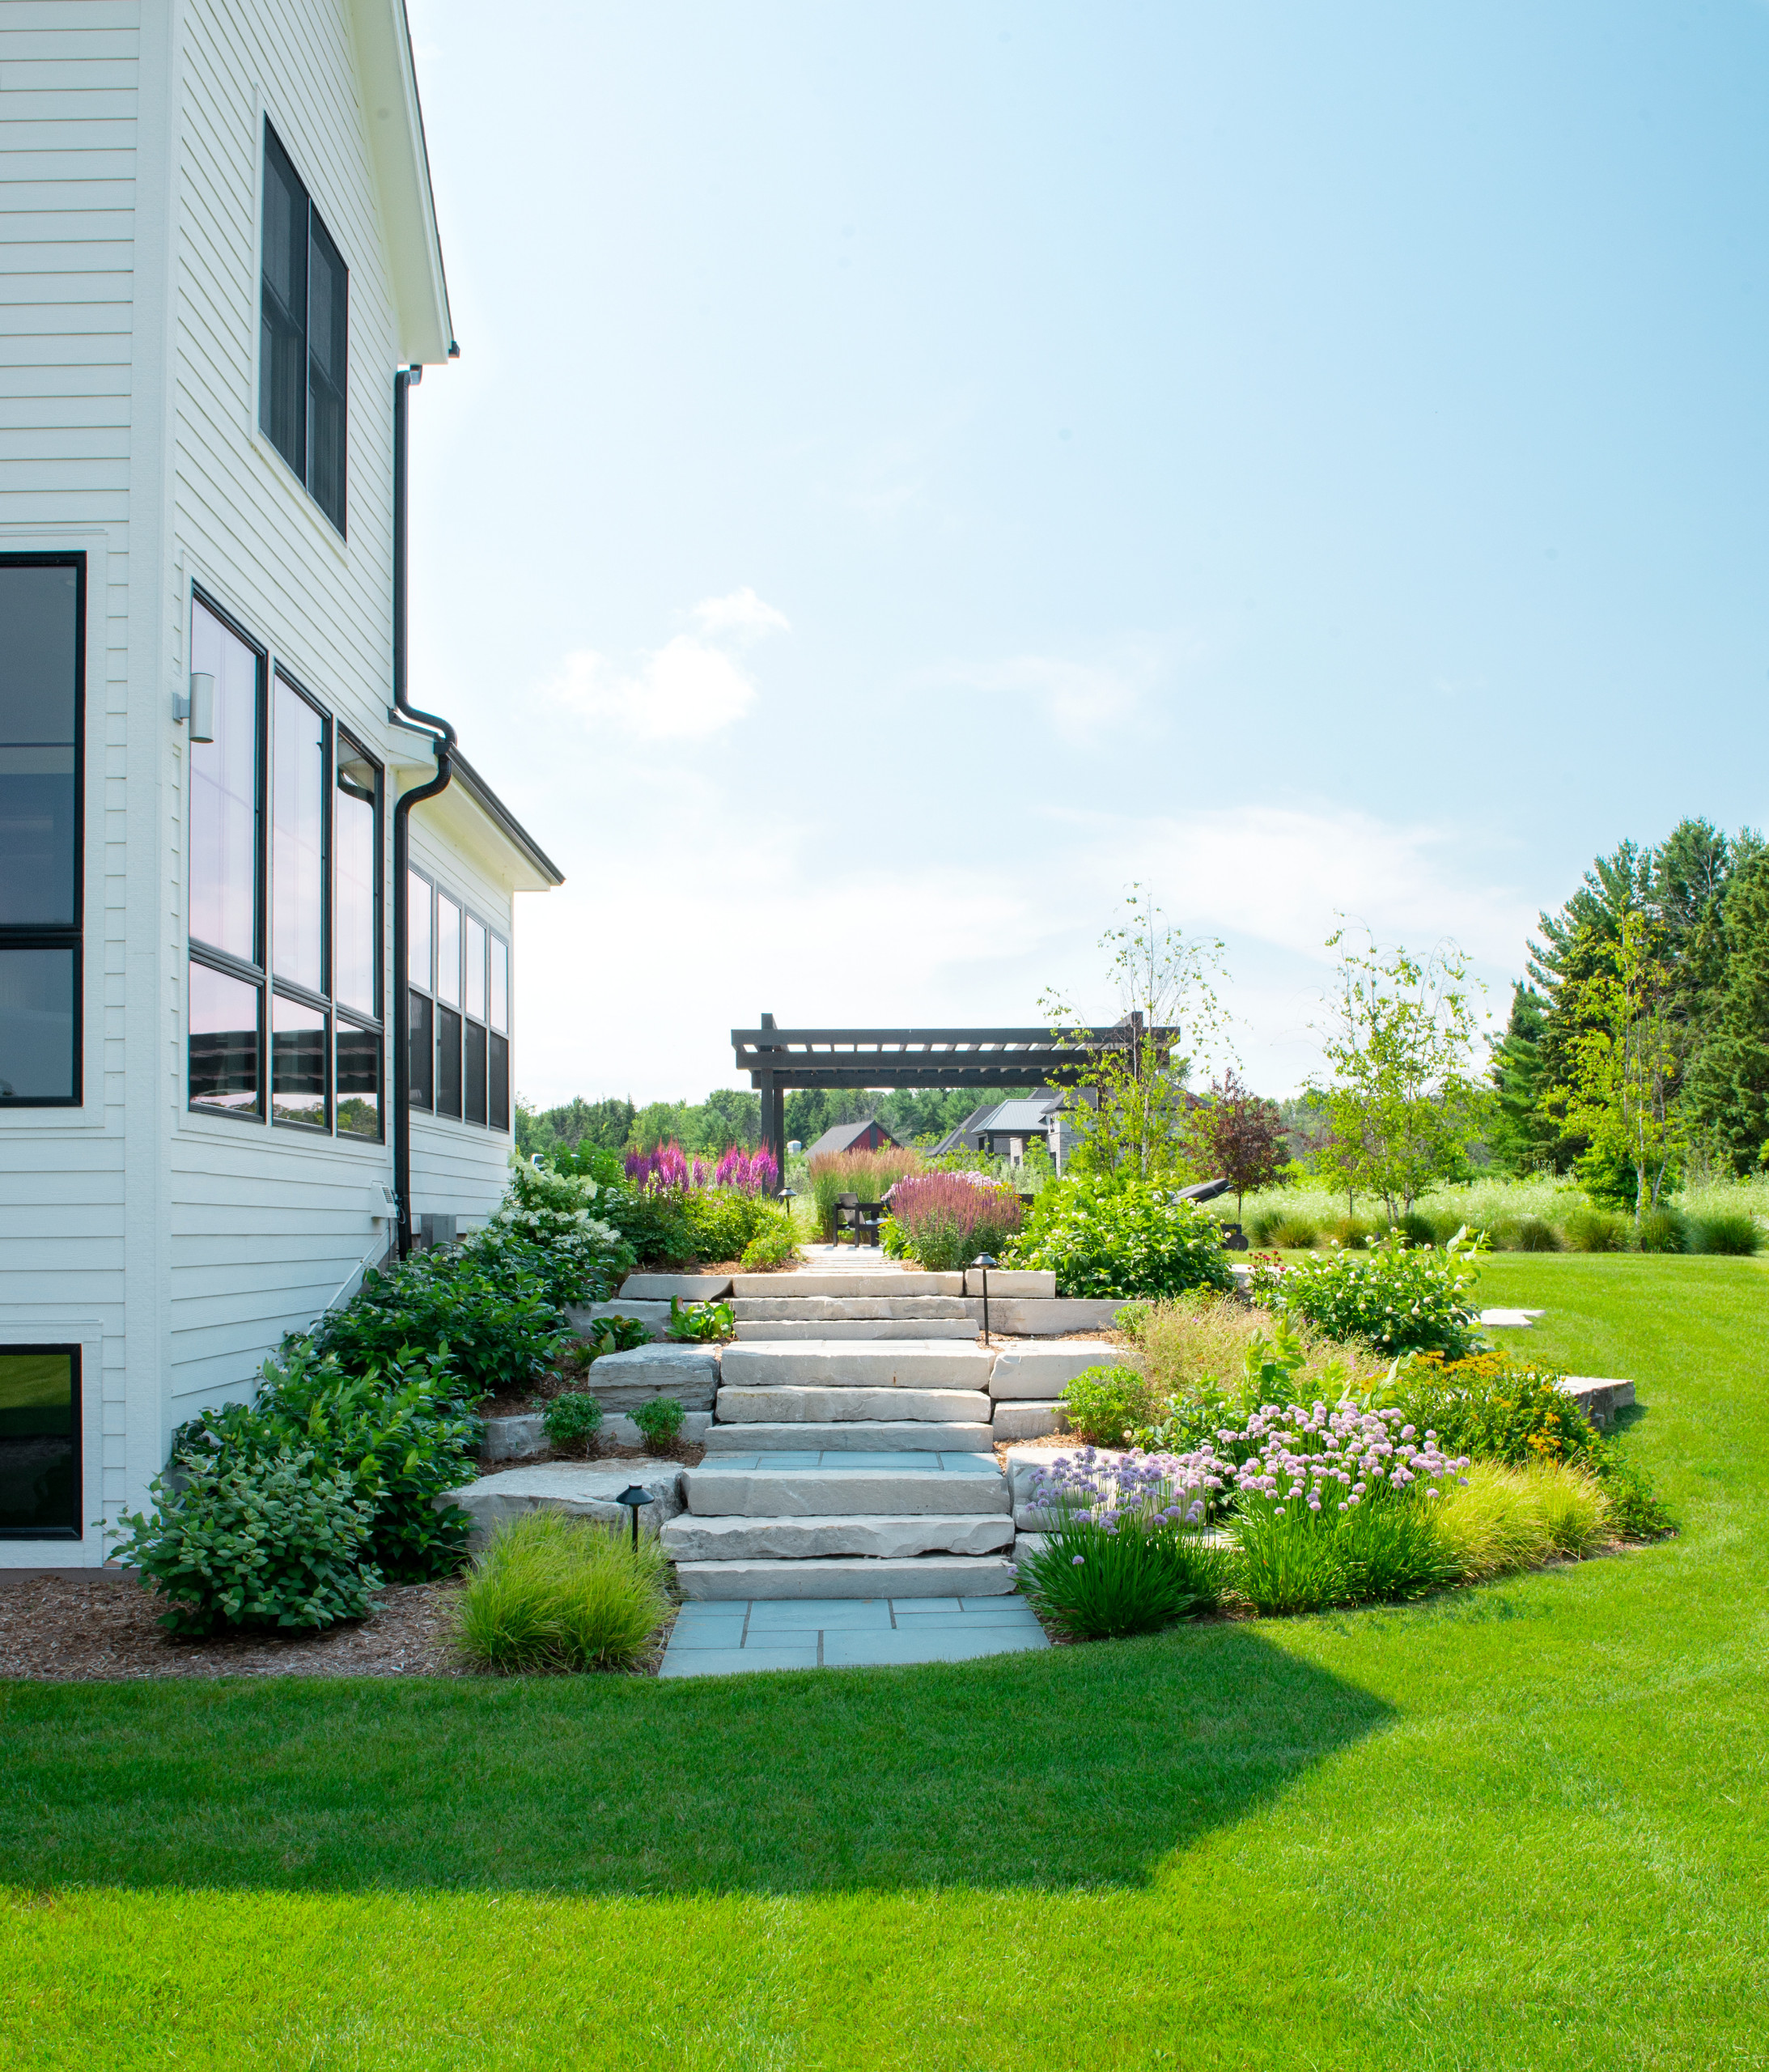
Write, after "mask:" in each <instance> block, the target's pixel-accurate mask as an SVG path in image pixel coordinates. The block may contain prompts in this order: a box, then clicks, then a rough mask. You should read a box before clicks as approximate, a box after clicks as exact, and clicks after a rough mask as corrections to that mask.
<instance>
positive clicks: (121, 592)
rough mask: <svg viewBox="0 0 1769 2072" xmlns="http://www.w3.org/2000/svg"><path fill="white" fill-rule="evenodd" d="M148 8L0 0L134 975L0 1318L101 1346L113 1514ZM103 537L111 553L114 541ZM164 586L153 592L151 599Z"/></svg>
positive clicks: (93, 855)
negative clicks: (138, 268) (142, 71)
mask: <svg viewBox="0 0 1769 2072" xmlns="http://www.w3.org/2000/svg"><path fill="white" fill-rule="evenodd" d="M136 19H137V10H136V8H135V7H134V6H133V5H113V4H110V0H90V4H82V5H70V4H67V0H9V4H7V5H6V6H4V7H0V525H3V526H5V527H6V528H7V529H8V532H7V536H6V539H5V540H4V541H3V542H0V543H3V544H5V545H8V546H15V545H18V544H21V543H23V541H25V540H28V541H29V543H30V544H32V545H33V546H34V545H40V544H45V543H53V541H54V540H55V539H56V538H57V537H59V535H58V533H57V532H56V530H55V529H57V528H61V527H72V528H75V529H77V537H74V538H73V539H71V540H70V541H69V542H68V543H69V544H71V545H77V546H80V547H83V548H84V549H86V550H87V551H88V554H89V555H90V556H91V558H90V559H89V563H88V597H87V610H88V615H87V683H86V701H87V856H86V889H87V902H86V928H87V970H88V972H89V973H91V972H92V971H93V970H95V969H110V970H116V971H117V973H118V974H119V976H118V977H117V979H115V980H111V979H105V980H104V981H102V982H101V985H100V995H99V1000H98V1003H97V1007H98V1012H97V1013H96V1015H95V1017H90V1018H89V1020H88V1023H87V1028H88V1032H89V1040H88V1042H87V1050H86V1056H85V1060H84V1064H85V1080H86V1089H87V1108H86V1111H85V1113H84V1115H82V1116H80V1117H78V1118H74V1119H68V1120H66V1121H61V1120H58V1119H57V1117H56V1115H54V1113H53V1111H49V1110H39V1111H36V1112H35V1113H19V1114H15V1115H6V1116H4V1117H0V1332H7V1333H11V1335H14V1336H15V1337H16V1335H18V1333H19V1331H21V1330H23V1329H28V1328H32V1327H37V1328H40V1329H49V1330H53V1331H55V1332H57V1334H58V1335H59V1334H65V1335H66V1336H68V1337H70V1338H74V1339H77V1340H81V1341H82V1342H84V1343H87V1344H88V1345H89V1346H90V1347H91V1348H92V1350H91V1352H89V1356H88V1357H87V1361H86V1364H85V1369H84V1386H85V1391H86V1394H87V1399H88V1402H89V1403H90V1404H91V1408H92V1410H93V1412H95V1414H97V1415H100V1416H101V1419H102V1422H101V1423H100V1424H95V1423H92V1422H91V1421H89V1423H88V1430H89V1432H93V1431H100V1430H101V1431H102V1433H103V1434H104V1437H103V1439H102V1444H101V1446H100V1450H99V1457H98V1459H97V1461H96V1462H95V1463H89V1467H90V1468H91V1472H89V1476H88V1484H87V1497H88V1499H89V1500H91V1501H101V1502H103V1504H104V1505H105V1507H106V1509H108V1511H109V1512H110V1513H112V1514H115V1512H116V1511H117V1510H118V1509H121V1507H122V1506H123V1505H124V1503H125V1501H128V1500H138V1498H139V1497H140V1496H141V1494H142V1490H141V1489H140V1488H139V1487H138V1486H137V1487H134V1488H131V1487H129V1485H128V1484H127V1481H126V1475H125V1460H126V1452H127V1448H128V1444H129V1418H130V1416H132V1415H134V1412H133V1409H132V1408H131V1404H130V1400H129V1396H130V1391H129V1380H130V1378H129V1374H128V1370H127V1366H126V1361H125V1343H126V1341H125V1329H126V1324H127V1310H126V1290H127V1284H126V1276H125V1257H126V1248H127V1242H128V1241H127V1207H126V1203H125V1184H126V1174H125V1140H124V1136H123V1132H122V1109H121V1103H122V1096H123V1068H124V1055H123V1054H124V1049H125V1042H124V1028H123V1021H122V1009H121V997H122V996H121V991H115V992H114V993H113V991H112V988H113V987H118V988H120V987H121V971H122V970H123V962H124V950H125V943H124V922H125V915H124V899H125V888H126V885H127V883H128V874H129V865H130V859H131V851H130V849H129V846H128V843H127V840H126V839H125V838H126V836H127V834H128V832H129V830H128V828H127V824H126V817H127V810H128V801H127V800H126V799H125V797H124V796H123V792H124V785H123V783H122V775H123V765H122V763H121V761H120V760H119V758H120V757H121V755H122V754H123V752H124V750H125V748H126V745H127V741H128V734H127V724H128V722H127V716H126V706H127V642H128V639H129V554H128V533H127V520H128V516H129V491H130V489H131V486H132V485H131V476H130V472H129V470H130V461H129V454H130V438H131V431H130V425H131V415H132V411H131V403H130V394H131V387H132V381H133V374H132V363H133V359H134V341H133V335H132V334H133V329H134V322H135V308H134V305H135V300H136V294H135V265H136V253H135V245H134V238H135V230H136V223H135V205H136V199H137V193H136V173H137V170H138V168H137V159H136V142H137V134H136V120H135V117H136V91H137V84H138V74H137V62H138V41H139V39H138V34H137V31H136V28H135V23H136ZM26 529H28V531H27V530H26ZM99 539H102V540H103V541H104V551H102V552H95V551H94V546H95V541H96V540H99ZM148 608H149V609H151V608H152V596H151V586H150V589H149V601H148ZM144 831H145V830H144ZM92 1032H96V1033H95V1034H94V1033H92ZM95 1120H96V1121H97V1123H98V1125H99V1126H98V1127H94V1122H95ZM151 1381H152V1378H151V1377H150V1378H149V1382H150V1386H149V1390H148V1404H149V1409H150V1414H151V1412H152V1409H153V1405H154V1401H155V1391H154V1389H153V1387H152V1386H151ZM88 1515H89V1516H90V1514H88ZM102 1551H103V1550H102V1545H101V1543H100V1542H99V1541H98V1540H97V1539H95V1536H93V1535H90V1534H89V1535H88V1539H87V1543H84V1544H83V1545H82V1546H81V1547H80V1548H78V1549H77V1550H73V1551H71V1552H69V1553H67V1554H63V1553H62V1552H59V1550H57V1551H55V1552H52V1551H51V1549H50V1548H47V1547H43V1546H40V1545H37V1544H35V1543H13V1544H12V1545H11V1547H9V1548H7V1550H6V1554H7V1557H8V1565H16V1564H17V1561H18V1560H19V1559H23V1560H35V1561H42V1560H45V1559H52V1558H53V1559H70V1560H94V1559H97V1558H100V1556H101V1555H102Z"/></svg>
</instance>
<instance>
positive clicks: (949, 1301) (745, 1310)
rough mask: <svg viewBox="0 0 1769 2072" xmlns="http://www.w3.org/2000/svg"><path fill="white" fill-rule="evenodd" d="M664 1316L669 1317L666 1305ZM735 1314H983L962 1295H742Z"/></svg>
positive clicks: (806, 1318)
mask: <svg viewBox="0 0 1769 2072" xmlns="http://www.w3.org/2000/svg"><path fill="white" fill-rule="evenodd" d="M664 1314H666V1315H667V1314H668V1308H667V1306H666V1308H665V1312H664ZM731 1314H732V1316H734V1317H735V1318H736V1320H737V1322H738V1323H740V1324H747V1323H756V1322H757V1320H759V1319H760V1318H763V1317H778V1318H791V1319H792V1320H793V1321H794V1322H795V1323H808V1322H811V1321H812V1320H814V1319H815V1318H818V1317H827V1318H830V1319H831V1321H832V1322H842V1323H846V1322H851V1321H853V1320H855V1319H863V1318H886V1317H898V1318H917V1317H918V1318H927V1317H949V1318H962V1319H969V1320H971V1321H973V1322H974V1320H975V1319H976V1318H978V1317H979V1316H981V1315H982V1303H980V1302H970V1301H966V1300H965V1297H963V1296H961V1295H823V1294H814V1295H795V1294H780V1295H740V1296H738V1297H736V1299H735V1300H734V1301H732V1306H731Z"/></svg>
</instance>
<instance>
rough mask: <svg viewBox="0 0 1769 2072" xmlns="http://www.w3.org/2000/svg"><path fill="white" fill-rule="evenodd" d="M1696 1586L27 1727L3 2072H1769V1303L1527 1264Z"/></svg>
mask: <svg viewBox="0 0 1769 2072" xmlns="http://www.w3.org/2000/svg"><path fill="white" fill-rule="evenodd" d="M1480 1294H1481V1297H1482V1299H1483V1301H1488V1302H1491V1303H1494V1304H1521V1305H1529V1306H1534V1305H1537V1304H1540V1305H1542V1306H1545V1307H1546V1310H1547V1312H1548V1314H1547V1315H1546V1317H1545V1318H1543V1319H1542V1323H1540V1324H1539V1325H1538V1327H1537V1328H1536V1330H1535V1331H1534V1332H1533V1333H1530V1334H1527V1335H1522V1342H1523V1343H1525V1344H1527V1345H1528V1348H1529V1352H1531V1353H1532V1354H1533V1355H1534V1356H1536V1357H1540V1358H1542V1359H1543V1360H1549V1361H1558V1362H1559V1363H1561V1364H1563V1365H1566V1366H1567V1367H1569V1368H1571V1369H1573V1370H1574V1371H1576V1372H1581V1373H1585V1374H1626V1375H1628V1376H1631V1378H1634V1379H1635V1381H1636V1382H1637V1383H1638V1384H1639V1386H1640V1397H1641V1403H1642V1406H1643V1407H1642V1410H1641V1412H1640V1415H1639V1416H1638V1417H1637V1418H1636V1419H1635V1420H1634V1422H1633V1424H1632V1426H1631V1429H1629V1430H1627V1433H1625V1435H1624V1439H1623V1443H1624V1445H1625V1446H1627V1448H1628V1450H1630V1451H1631V1452H1634V1453H1637V1454H1639V1455H1640V1458H1642V1459H1643V1460H1644V1462H1645V1463H1647V1465H1648V1467H1650V1468H1651V1470H1652V1473H1653V1474H1654V1475H1655V1476H1656V1477H1657V1480H1659V1482H1660V1484H1661V1487H1662V1488H1663V1489H1664V1492H1665V1495H1666V1496H1667V1497H1669V1500H1670V1501H1671V1502H1672V1504H1673V1505H1674V1508H1675V1509H1676V1510H1677V1512H1678V1515H1679V1517H1680V1518H1682V1521H1683V1525H1684V1530H1683V1531H1682V1535H1680V1536H1679V1537H1678V1539H1674V1540H1670V1541H1668V1542H1665V1543H1663V1544H1661V1545H1659V1546H1657V1547H1653V1548H1647V1549H1644V1550H1640V1551H1637V1552H1630V1553H1627V1554H1625V1555H1622V1556H1614V1557H1612V1558H1608V1559H1600V1560H1591V1561H1586V1562H1583V1563H1580V1564H1578V1565H1575V1566H1566V1567H1555V1568H1551V1569H1546V1570H1539V1571H1536V1572H1534V1573H1528V1574H1525V1575H1520V1576H1514V1577H1508V1578H1505V1579H1504V1580H1501V1581H1498V1582H1492V1583H1490V1584H1487V1585H1485V1586H1480V1587H1477V1588H1474V1589H1467V1590H1457V1591H1452V1592H1449V1593H1446V1594H1443V1595H1441V1596H1438V1597H1435V1598H1432V1599H1427V1600H1425V1601H1423V1602H1422V1603H1416V1604H1411V1605H1406V1606H1397V1607H1379V1608H1372V1609H1367V1610H1361V1611H1344V1612H1338V1613H1333V1614H1329V1615H1326V1616H1321V1617H1317V1618H1309V1619H1301V1620H1273V1621H1269V1622H1262V1623H1261V1624H1258V1625H1250V1624H1238V1625H1237V1624H1231V1625H1217V1626H1213V1627H1203V1628H1187V1629H1181V1630H1179V1631H1177V1632H1174V1633H1169V1634H1167V1635H1165V1636H1163V1637H1158V1638H1154V1639H1148V1640H1141V1641H1129V1642H1122V1643H1116V1644H1113V1645H1097V1646H1092V1647H1085V1648H1065V1649H1058V1650H1053V1651H1051V1652H1050V1653H1049V1654H1044V1655H1041V1656H1036V1657H1033V1656H1022V1657H1010V1658H1000V1659H998V1660H996V1661H994V1662H982V1663H977V1664H969V1665H952V1666H949V1667H929V1668H924V1669H914V1670H900V1671H893V1670H859V1671H821V1672H806V1673H804V1674H800V1675H786V1676H775V1677H764V1678H757V1679H740V1680H732V1681H719V1682H713V1683H708V1684H693V1683H689V1684H658V1683H654V1682H649V1681H646V1680H643V1679H634V1678H630V1677H627V1678H580V1679H564V1678H558V1677H551V1678H537V1679H520V1678H516V1679H489V1680H486V1681H484V1682H479V1681H475V1680H471V1679H468V1680H460V1679H456V1680H454V1681H450V1682H441V1683H430V1682H425V1681H422V1680H419V1679H412V1680H410V1681H401V1682H388V1683H379V1684H376V1683H368V1682H354V1683H348V1684H270V1683H266V1682H257V1683H252V1682H247V1681H244V1680H240V1681H231V1682H229V1683H227V1684H220V1685H206V1684H183V1683H179V1684H174V1683H167V1684H159V1685H156V1686H140V1685H136V1686H115V1687H109V1688H97V1687H90V1686H88V1687H46V1686H19V1685H12V1686H9V1687H3V1688H0V1743H3V1746H4V1747H5V1751H6V1763H5V1765H4V1768H3V1769H0V1813H3V1816H4V1817H3V1819H0V1877H3V1878H4V1879H6V1880H7V1881H8V1882H9V1883H10V1886H11V1891H12V1893H13V1897H12V1899H11V1902H10V1905H9V1907H8V1909H7V1910H6V1912H5V1913H3V1914H0V2064H3V2065H6V2066H14V2065H16V2066H32V2067H36V2066H64V2065H65V2066H73V2065H75V2064H79V2065H81V2066H88V2065H90V2064H91V2062H92V2061H94V2060H95V2058H97V2057H100V2056H102V2057H103V2058H104V2061H106V2062H107V2063H108V2064H111V2065H123V2066H133V2065H136V2064H141V2065H147V2064H153V2065H161V2064H177V2065H180V2066H193V2065H194V2066H210V2065H217V2066H219V2065H226V2066H236V2065H241V2066H258V2065H264V2066H290V2065H293V2066H303V2067H305V2066H328V2067H329V2066H352V2067H356V2066H367V2067H380V2066H400V2067H403V2066H408V2065H409V2066H417V2065H420V2064H422V2065H423V2066H426V2067H429V2066H444V2067H452V2066H499V2067H502V2066H520V2067H526V2066H557V2065H559V2064H562V2063H563V2064H570V2065H577V2064H583V2065H594V2066H600V2065H605V2064H606V2065H610V2066H651V2065H658V2066H664V2065H668V2066H692V2067H702V2066H705V2067H709V2068H712V2067H718V2068H723V2067H728V2066H739V2067H751V2066H754V2067H769V2068H774V2067H780V2068H787V2067H790V2068H792V2072H798V2068H801V2067H806V2066H868V2067H870V2066H886V2067H895V2066H904V2067H909V2066H915V2067H920V2066H929V2067H939V2068H951V2072H975V2068H982V2067H988V2068H1010V2067H1011V2068H1019V2067H1021V2066H1024V2067H1025V2068H1027V2072H1050V2068H1051V2067H1053V2066H1071V2065H1088V2066H1095V2065H1102V2066H1154V2065H1163V2064H1167V2065H1173V2066H1188V2067H1189V2066H1210V2067H1215V2066H1224V2067H1228V2066H1233V2067H1248V2068H1252V2067H1263V2066H1299V2067H1300V2066H1333V2067H1335V2068H1338V2067H1345V2066H1355V2067H1360V2068H1361V2067H1365V2066H1368V2067H1371V2068H1377V2067H1381V2068H1382V2069H1383V2072H1390V2068H1394V2067H1406V2068H1411V2067H1414V2066H1424V2067H1434V2068H1435V2067H1445V2068H1447V2067H1452V2066H1455V2067H1470V2068H1473V2067H1479V2068H1483V2069H1484V2068H1487V2067H1491V2066H1499V2067H1516V2068H1519V2072H1523V2068H1529V2072H1534V2068H1538V2067H1555V2068H1559V2067H1567V2068H1572V2067H1584V2066H1642V2067H1647V2066H1651V2067H1660V2066H1691V2067H1695V2066H1701V2067H1706V2066H1715V2065H1732V2066H1750V2065H1753V2064H1761V2063H1763V2061H1764V2057H1765V2054H1766V2053H1765V2047H1764V2045H1763V2040H1762V2036H1761V2033H1760V2032H1761V2027H1762V2022H1761V1999H1760V1981H1761V1976H1762V1973H1763V1966H1764V1964H1765V1961H1766V1959H1769V1929H1766V1926H1765V1924H1766V1921H1769V1870H1766V1866H1769V1774H1766V1773H1769V1756H1766V1754H1765V1748H1764V1743H1765V1736H1764V1734H1763V1681H1762V1678H1763V1661H1764V1658H1765V1652H1766V1649H1765V1643H1766V1641H1769V1611H1766V1609H1765V1607H1766V1603H1769V1595H1766V1592H1765V1588H1764V1586H1765V1582H1766V1581H1769V1558H1766V1556H1765V1552H1764V1536H1765V1532H1766V1529H1769V1498H1766V1495H1765V1491H1766V1489H1769V1391H1766V1390H1765V1388H1764V1386H1763V1382H1762V1379H1761V1375H1762V1370H1763V1343H1764V1336H1765V1330H1764V1327H1765V1325H1766V1323H1769V1267H1766V1266H1765V1265H1764V1264H1763V1263H1758V1262H1755V1261H1750V1260H1742V1259H1714V1258H1699V1259H1661V1258H1653V1257H1640V1256H1638V1255H1623V1256H1617V1257H1589V1256H1585V1255H1548V1256H1539V1255H1505V1256H1504V1257H1501V1258H1499V1259H1494V1260H1492V1261H1491V1262H1490V1263H1488V1264H1487V1267H1486V1268H1485V1270H1484V1272H1483V1280H1482V1283H1481V1288H1480Z"/></svg>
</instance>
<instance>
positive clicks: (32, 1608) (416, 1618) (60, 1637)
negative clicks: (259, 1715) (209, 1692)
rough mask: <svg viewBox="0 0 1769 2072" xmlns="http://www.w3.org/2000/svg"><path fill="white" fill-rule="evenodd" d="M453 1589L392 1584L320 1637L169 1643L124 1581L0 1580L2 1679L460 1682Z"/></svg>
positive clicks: (140, 1594) (247, 1636)
mask: <svg viewBox="0 0 1769 2072" xmlns="http://www.w3.org/2000/svg"><path fill="white" fill-rule="evenodd" d="M459 1587H460V1586H459V1585H458V1584H456V1583H453V1582H440V1583H396V1584H393V1585H391V1586H389V1587H388V1589H386V1590H383V1591H382V1592H381V1593H380V1596H379V1598H378V1599H376V1602H375V1609H374V1610H373V1611H371V1613H370V1614H369V1616H368V1617H367V1618H366V1619H364V1620H361V1621H360V1622H359V1623H358V1624H354V1625H338V1626H333V1627H331V1628H329V1629H328V1630H327V1631H326V1632H325V1633H300V1634H295V1633H290V1634H281V1633H228V1634H222V1635H218V1636H217V1637H215V1638H214V1639H212V1640H206V1641H189V1640H175V1639H174V1638H173V1637H172V1635H171V1634H169V1633H167V1632H166V1631H165V1630H164V1628H163V1627H162V1626H161V1625H160V1624H159V1602H158V1599H156V1598H155V1594H154V1593H153V1592H152V1591H151V1590H143V1589H142V1586H141V1585H140V1584H139V1583H138V1582H137V1581H136V1580H135V1578H134V1577H133V1576H132V1575H129V1574H128V1573H112V1574H108V1575H103V1576H36V1577H32V1579H31V1580H30V1581H29V1582H17V1583H6V1582H0V1677H8V1676H16V1677H23V1678H27V1679H33V1680H36V1681H40V1682H50V1683H91V1682H95V1681H98V1680H100V1679H105V1680H110V1679H138V1678H142V1677H148V1676H463V1675H473V1673H474V1672H473V1671H471V1670H469V1669H467V1668H465V1667H464V1666H463V1665H462V1664H461V1663H460V1662H459V1661H458V1660H457V1659H456V1657H455V1656H454V1654H452V1651H451V1650H450V1649H449V1647H448V1642H447V1638H446V1631H447V1620H448V1600H449V1599H451V1598H452V1596H453V1595H454V1594H455V1592H456V1590H458V1588H459Z"/></svg>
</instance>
